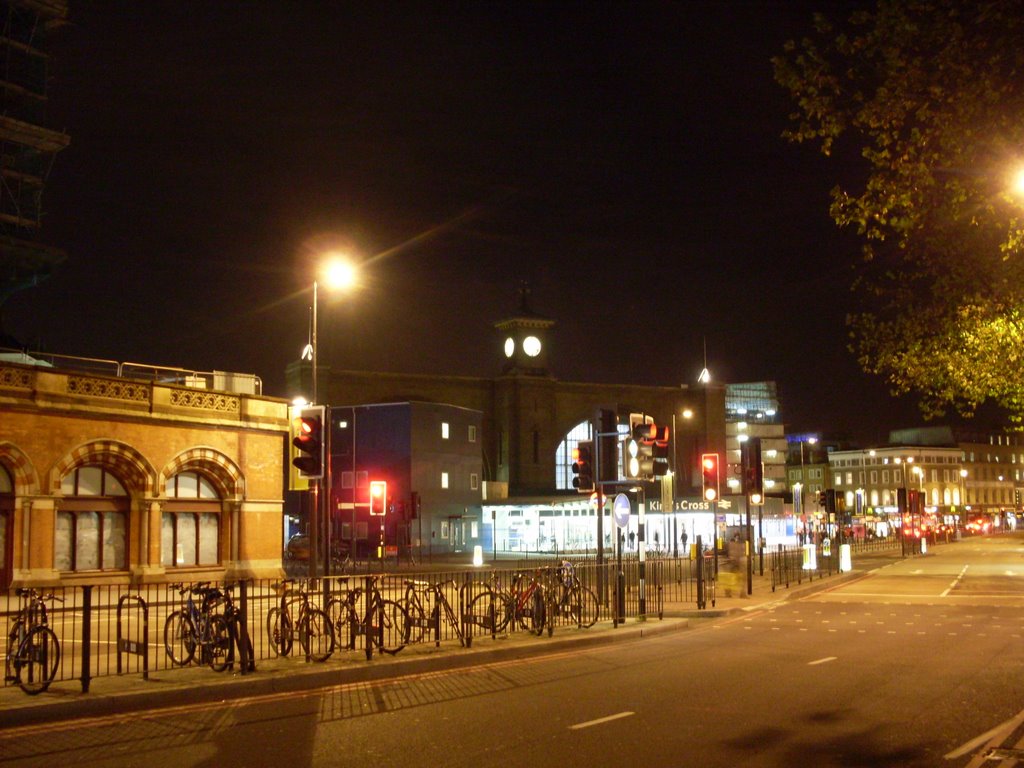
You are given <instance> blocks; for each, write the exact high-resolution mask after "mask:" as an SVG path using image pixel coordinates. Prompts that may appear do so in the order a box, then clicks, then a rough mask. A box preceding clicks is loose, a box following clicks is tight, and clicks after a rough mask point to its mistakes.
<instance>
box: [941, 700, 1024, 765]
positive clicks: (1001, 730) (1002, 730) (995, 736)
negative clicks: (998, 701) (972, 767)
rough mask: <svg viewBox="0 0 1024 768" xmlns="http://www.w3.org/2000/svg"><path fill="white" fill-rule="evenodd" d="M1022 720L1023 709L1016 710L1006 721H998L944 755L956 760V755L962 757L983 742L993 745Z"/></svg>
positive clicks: (1011, 731) (1023, 716)
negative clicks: (997, 723)
mask: <svg viewBox="0 0 1024 768" xmlns="http://www.w3.org/2000/svg"><path fill="white" fill-rule="evenodd" d="M1022 722H1024V710H1022V711H1020V712H1018V713H1017V714H1016V715H1014V716H1013V717H1011V718H1010V719H1009V720H1007V721H1006V722H1003V723H1000V724H999V725H997V726H996V727H995V728H992V729H991V730H988V731H985V733H983V734H981V735H980V736H976V737H975V738H973V739H971V740H970V741H968V742H967V743H966V744H963V745H962V746H960V747H958V748H957V749H954V750H953V751H952V752H949V753H947V754H945V755H944V757H945V758H946V759H947V760H956V759H957V758H958V757H963V756H964V755H966V754H969V753H970V752H973V751H974V750H975V749H977V748H978V747H980V746H981V745H982V744H985V742H988V746H994V745H996V744H998V743H999V742H1000V741H1002V740H1003V739H1005V738H1006V737H1007V736H1008V735H1009V734H1011V733H1013V731H1014V730H1015V729H1016V728H1017V726H1018V725H1020V724H1021V723H1022Z"/></svg>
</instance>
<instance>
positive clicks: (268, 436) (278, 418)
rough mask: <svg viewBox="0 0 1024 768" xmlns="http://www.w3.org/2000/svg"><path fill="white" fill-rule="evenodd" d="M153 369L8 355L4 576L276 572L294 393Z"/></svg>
mask: <svg viewBox="0 0 1024 768" xmlns="http://www.w3.org/2000/svg"><path fill="white" fill-rule="evenodd" d="M10 357H13V356H9V358H10ZM119 368H120V366H119ZM146 373H147V372H145V371H141V370H138V371H135V372H133V373H129V372H127V371H125V370H124V369H123V368H122V370H121V375H120V376H118V375H116V374H115V372H110V373H107V374H106V375H104V374H96V373H94V372H80V371H77V370H75V369H74V367H73V364H72V363H70V362H68V363H67V367H63V366H62V367H59V368H58V367H49V366H47V365H44V364H41V363H40V361H38V360H32V359H29V358H27V357H26V358H25V360H24V363H19V362H11V361H9V359H8V360H7V361H4V360H0V587H7V586H10V585H12V584H15V585H24V584H37V585H47V584H58V583H79V582H88V583H91V584H97V583H135V582H140V581H145V582H150V581H156V582H159V581H181V580H204V579H225V578H227V579H230V578H236V577H241V576H271V575H277V574H279V573H280V566H281V539H282V505H283V501H282V497H283V487H284V477H285V475H284V456H285V440H286V438H287V436H288V406H287V404H286V403H285V402H284V401H283V400H278V399H275V398H268V397H263V396H261V395H259V394H257V393H256V392H257V391H258V386H253V385H255V384H258V382H257V380H255V378H254V377H250V378H249V382H250V386H248V387H242V389H249V390H250V391H249V392H244V391H242V392H239V391H229V390H228V389H226V388H225V389H219V390H214V389H212V387H213V386H215V385H219V386H221V387H225V386H227V385H231V384H238V383H239V379H238V378H237V377H231V376H223V375H221V376H219V377H218V376H215V375H212V374H211V375H208V376H207V375H203V374H196V373H191V372H189V373H187V374H184V373H183V374H182V375H180V376H179V375H177V374H168V372H167V371H157V370H156V369H153V370H151V371H149V372H148V373H149V374H150V375H149V376H148V377H146V376H145V374H146ZM241 381H243V382H244V381H245V379H244V378H243V379H242V380H241Z"/></svg>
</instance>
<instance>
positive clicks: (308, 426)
mask: <svg viewBox="0 0 1024 768" xmlns="http://www.w3.org/2000/svg"><path fill="white" fill-rule="evenodd" d="M324 412H325V407H324V406H322V405H313V406H310V407H308V408H303V409H302V410H301V411H300V412H299V423H298V429H297V430H296V431H297V434H296V435H295V437H294V438H293V439H292V445H294V446H295V447H296V448H298V449H299V455H298V456H296V457H295V458H294V459H292V464H294V465H295V467H296V469H298V470H299V476H300V477H304V478H306V479H307V480H319V479H320V478H322V477H323V476H324Z"/></svg>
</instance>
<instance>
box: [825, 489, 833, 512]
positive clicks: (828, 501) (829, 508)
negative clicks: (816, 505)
mask: <svg viewBox="0 0 1024 768" xmlns="http://www.w3.org/2000/svg"><path fill="white" fill-rule="evenodd" d="M824 493H825V512H826V513H828V514H829V515H834V514H835V513H836V492H835V490H834V489H832V488H829V489H828V490H826V491H825V492H824Z"/></svg>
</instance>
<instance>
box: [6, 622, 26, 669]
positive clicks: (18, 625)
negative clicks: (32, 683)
mask: <svg viewBox="0 0 1024 768" xmlns="http://www.w3.org/2000/svg"><path fill="white" fill-rule="evenodd" d="M23 626H24V622H23V621H22V620H21V619H18V620H17V621H15V622H14V624H13V625H12V626H11V631H10V632H8V633H7V645H6V648H7V660H6V662H5V663H4V680H6V681H8V682H12V683H13V682H14V681H16V680H17V679H18V676H17V674H15V670H14V659H15V657H16V656H17V650H18V646H19V645H21V641H22V640H23V639H24V637H23V636H22V627H23Z"/></svg>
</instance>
